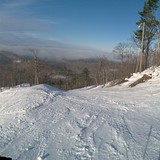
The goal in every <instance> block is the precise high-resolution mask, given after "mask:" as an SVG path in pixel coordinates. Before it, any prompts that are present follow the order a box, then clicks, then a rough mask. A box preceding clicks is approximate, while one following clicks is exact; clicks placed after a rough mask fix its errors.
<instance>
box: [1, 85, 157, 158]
mask: <svg viewBox="0 0 160 160" xmlns="http://www.w3.org/2000/svg"><path fill="white" fill-rule="evenodd" d="M147 90H148V92H146V91H147ZM159 90H160V89H158V87H156V89H155V90H154V87H150V88H146V87H145V86H144V87H143V86H140V87H139V88H135V89H134V88H133V89H130V88H125V87H112V88H103V89H102V88H91V89H89V88H84V89H78V90H73V91H68V92H63V91H60V90H57V89H54V88H52V87H50V86H47V85H39V86H35V87H26V88H23V87H22V88H14V89H10V90H6V91H4V92H1V93H0V155H1V156H9V157H12V158H13V159H14V160H68V159H69V160H111V159H113V160H147V159H157V160H159V159H160V123H159V121H160V116H159V114H160V109H159V96H160V93H159ZM139 95H140V96H139ZM146 97H147V98H146ZM151 99H152V101H151Z"/></svg>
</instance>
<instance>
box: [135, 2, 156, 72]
mask: <svg viewBox="0 0 160 160" xmlns="http://www.w3.org/2000/svg"><path fill="white" fill-rule="evenodd" d="M158 1H159V0H148V1H147V2H145V3H144V8H143V11H141V12H139V15H140V21H139V22H137V23H136V24H137V25H138V26H140V25H142V24H144V26H143V27H144V28H143V29H144V35H142V33H143V31H142V29H139V30H137V31H136V32H134V35H135V39H136V40H137V43H138V44H139V45H140V44H141V43H142V36H144V37H143V38H144V39H143V40H144V41H143V48H142V53H144V57H145V61H144V67H143V69H146V68H147V67H148V61H149V52H150V47H151V42H152V41H153V40H154V39H155V36H156V33H157V32H158V25H159V21H158V20H157V19H156V16H155V11H156V10H157V9H158Z"/></svg>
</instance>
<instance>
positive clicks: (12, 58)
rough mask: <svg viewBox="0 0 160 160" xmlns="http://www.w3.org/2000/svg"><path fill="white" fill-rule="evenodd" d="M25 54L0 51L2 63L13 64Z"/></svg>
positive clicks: (0, 63) (0, 62)
mask: <svg viewBox="0 0 160 160" xmlns="http://www.w3.org/2000/svg"><path fill="white" fill-rule="evenodd" d="M23 59H24V57H23V56H19V55H17V54H15V53H13V52H9V51H0V65H7V64H12V63H14V62H18V61H22V60H23Z"/></svg>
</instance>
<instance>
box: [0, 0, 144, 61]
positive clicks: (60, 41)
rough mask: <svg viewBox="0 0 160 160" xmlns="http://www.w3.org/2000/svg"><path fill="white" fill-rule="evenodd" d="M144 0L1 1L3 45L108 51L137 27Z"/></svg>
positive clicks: (67, 53)
mask: <svg viewBox="0 0 160 160" xmlns="http://www.w3.org/2000/svg"><path fill="white" fill-rule="evenodd" d="M144 2H145V0H114V1H113V0H112V1H110V0H0V47H1V48H2V49H4V48H8V49H13V50H15V51H17V52H18V51H19V52H20V50H23V49H24V48H25V49H26V48H27V47H30V48H38V49H39V50H40V52H41V54H43V56H45V55H46V56H48V55H50V56H52V55H53V56H56V57H57V58H58V57H73V58H75V57H77V58H81V57H85V56H86V57H89V56H90V57H93V56H97V55H98V54H99V55H100V54H103V55H105V54H106V55H108V53H111V52H112V50H113V48H114V47H115V46H116V45H117V43H119V42H124V41H128V40H129V39H130V37H131V35H132V34H133V31H135V30H136V29H137V26H136V24H135V23H136V22H137V21H138V20H139V18H140V17H139V15H138V11H141V10H142V9H143V5H144Z"/></svg>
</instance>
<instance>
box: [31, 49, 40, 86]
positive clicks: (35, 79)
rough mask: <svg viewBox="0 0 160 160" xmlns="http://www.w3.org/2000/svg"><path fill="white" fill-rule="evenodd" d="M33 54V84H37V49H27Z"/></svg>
mask: <svg viewBox="0 0 160 160" xmlns="http://www.w3.org/2000/svg"><path fill="white" fill-rule="evenodd" d="M29 50H30V51H31V52H32V54H33V56H34V76H35V77H34V84H35V85H38V84H39V78H38V58H37V53H38V49H29Z"/></svg>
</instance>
